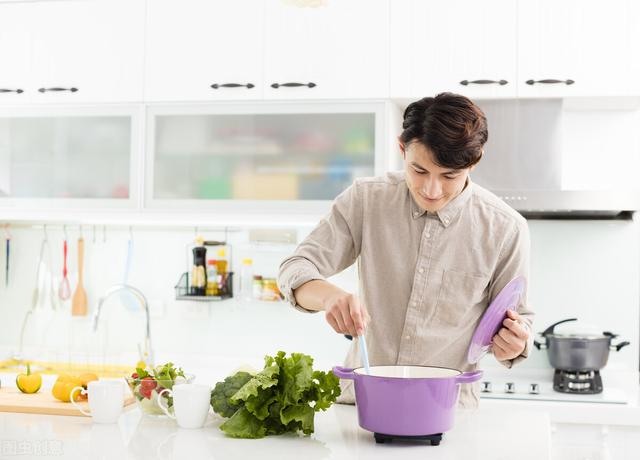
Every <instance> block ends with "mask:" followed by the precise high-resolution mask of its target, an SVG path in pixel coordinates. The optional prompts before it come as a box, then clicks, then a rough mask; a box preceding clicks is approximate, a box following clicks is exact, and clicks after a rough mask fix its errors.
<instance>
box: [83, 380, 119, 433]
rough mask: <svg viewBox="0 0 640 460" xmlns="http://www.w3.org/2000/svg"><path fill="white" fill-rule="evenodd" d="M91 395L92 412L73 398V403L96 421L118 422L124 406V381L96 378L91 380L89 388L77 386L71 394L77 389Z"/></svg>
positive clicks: (90, 406)
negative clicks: (83, 408) (83, 407)
mask: <svg viewBox="0 0 640 460" xmlns="http://www.w3.org/2000/svg"><path fill="white" fill-rule="evenodd" d="M78 390H79V391H80V393H81V394H85V395H89V409H90V412H85V411H84V410H82V407H81V406H80V404H78V403H77V402H76V401H75V400H74V399H73V398H71V403H72V404H73V405H74V406H75V408H76V409H78V410H79V411H80V412H82V413H83V414H84V415H89V416H91V417H92V418H93V421H94V422H96V423H116V422H117V421H118V417H119V416H120V413H121V412H122V407H123V406H124V386H123V384H122V382H118V381H115V380H94V381H91V382H89V384H88V385H87V389H86V390H85V389H84V388H83V387H75V388H74V389H73V390H71V395H72V396H73V395H75V394H76V391H78Z"/></svg>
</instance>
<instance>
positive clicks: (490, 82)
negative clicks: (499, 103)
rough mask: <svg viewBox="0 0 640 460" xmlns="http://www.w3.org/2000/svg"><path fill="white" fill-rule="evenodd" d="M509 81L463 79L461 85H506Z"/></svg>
mask: <svg viewBox="0 0 640 460" xmlns="http://www.w3.org/2000/svg"><path fill="white" fill-rule="evenodd" d="M507 83H509V82H508V81H507V80H471V81H469V80H462V81H461V82H460V84H461V85H463V86H468V85H469V84H474V85H494V84H497V85H500V86H504V85H506V84H507Z"/></svg>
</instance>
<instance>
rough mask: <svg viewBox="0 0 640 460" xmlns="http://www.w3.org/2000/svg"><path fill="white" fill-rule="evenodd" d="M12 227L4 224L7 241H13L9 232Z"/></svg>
mask: <svg viewBox="0 0 640 460" xmlns="http://www.w3.org/2000/svg"><path fill="white" fill-rule="evenodd" d="M10 227H11V224H8V223H7V224H4V236H5V239H7V240H10V239H11V232H10V231H9V228H10Z"/></svg>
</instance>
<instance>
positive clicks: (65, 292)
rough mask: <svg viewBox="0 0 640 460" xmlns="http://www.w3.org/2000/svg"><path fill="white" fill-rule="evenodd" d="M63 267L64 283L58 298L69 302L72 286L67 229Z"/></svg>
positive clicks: (61, 282) (61, 283)
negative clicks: (68, 266)
mask: <svg viewBox="0 0 640 460" xmlns="http://www.w3.org/2000/svg"><path fill="white" fill-rule="evenodd" d="M62 248H63V249H62V250H63V253H64V256H63V265H62V281H60V287H59V288H58V296H59V297H60V300H68V299H69V298H70V297H71V286H70V285H69V277H68V276H67V275H68V272H67V250H68V246H67V232H66V229H65V233H64V243H63V247H62Z"/></svg>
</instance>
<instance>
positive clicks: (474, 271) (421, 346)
mask: <svg viewBox="0 0 640 460" xmlns="http://www.w3.org/2000/svg"><path fill="white" fill-rule="evenodd" d="M529 246H530V243H529V231H528V226H527V222H526V220H525V219H524V218H523V217H522V216H521V215H520V214H519V213H517V212H516V211H515V210H513V209H512V208H511V207H509V206H508V205H507V204H505V203H504V202H503V201H502V200H500V199H499V198H498V197H496V196H495V195H493V194H492V193H491V192H489V191H487V190H486V189H484V188H482V187H480V186H479V185H477V184H474V183H472V182H471V180H468V182H467V184H466V186H465V188H464V189H463V190H462V192H461V193H460V194H459V195H458V196H456V197H455V198H454V199H453V200H451V201H450V202H449V203H447V204H446V205H445V206H444V207H443V208H442V209H441V210H439V211H437V212H436V213H432V212H427V211H425V210H424V209H422V208H420V206H418V204H417V203H416V201H415V200H414V199H413V196H412V195H411V193H410V191H409V188H408V186H407V183H406V180H405V174H404V173H403V172H393V173H388V174H387V175H386V176H383V177H375V178H364V179H358V180H356V181H355V182H354V184H353V185H352V186H351V187H349V188H348V189H347V190H345V191H344V192H343V193H342V194H340V195H339V196H338V197H337V198H336V200H335V201H334V203H333V206H332V208H331V211H330V212H329V214H328V215H327V216H326V217H325V218H323V219H322V220H321V221H320V223H319V224H318V225H317V226H316V228H315V229H314V230H313V231H312V232H311V233H310V234H309V235H308V236H307V237H306V238H305V239H304V241H302V243H301V244H300V245H299V246H298V248H297V249H296V251H295V253H294V254H293V255H291V256H290V257H288V258H286V259H285V260H284V261H283V262H282V264H281V266H280V274H279V277H278V283H279V287H280V290H281V291H282V293H283V294H284V295H285V297H286V299H287V300H288V301H289V302H290V303H291V304H292V305H293V306H294V307H295V308H297V309H299V310H300V311H304V312H308V311H309V310H306V309H304V308H303V307H301V306H300V305H298V304H297V303H296V300H295V297H294V293H293V291H294V290H295V289H297V288H298V287H300V286H301V285H303V284H304V283H306V282H308V281H311V280H316V279H318V280H324V279H326V278H327V277H330V276H332V275H334V274H336V273H339V272H341V271H342V270H344V269H345V268H347V267H349V266H350V265H352V264H353V263H355V262H356V261H358V275H359V283H360V295H361V301H362V302H363V303H364V304H365V305H366V307H367V310H368V312H369V314H370V316H371V321H370V323H369V325H368V326H367V328H366V332H365V334H366V339H367V345H368V352H369V361H370V364H371V365H372V366H374V365H389V364H392V365H393V364H396V365H422V366H440V367H448V368H452V369H457V370H460V371H463V372H466V371H472V370H475V369H476V366H477V365H476V364H470V363H468V362H467V350H468V347H469V344H470V341H471V337H472V336H473V333H474V331H475V329H476V327H477V326H478V323H479V322H480V319H481V317H482V315H483V313H484V312H485V310H486V309H487V307H488V306H489V304H490V302H491V301H492V300H493V298H494V297H495V296H496V295H497V294H498V292H500V290H501V289H502V288H503V287H504V286H505V285H506V284H507V283H508V282H509V281H510V280H511V279H513V278H514V277H516V276H518V275H523V276H524V277H525V278H527V279H528V274H529V252H530V251H529ZM516 311H517V312H518V313H519V314H520V315H521V316H522V319H523V323H524V325H525V326H526V327H527V328H528V329H529V330H531V324H532V319H533V311H532V310H531V309H530V308H529V306H528V304H527V296H526V292H525V294H524V295H523V296H522V297H521V300H520V302H519V304H518V305H517V307H516ZM532 336H533V334H530V339H529V341H528V342H527V345H526V347H525V350H524V352H523V353H522V355H521V356H519V357H517V358H515V359H513V360H508V361H502V362H501V363H502V364H504V365H505V366H507V367H511V366H512V365H513V364H514V363H516V362H518V361H520V360H522V359H524V358H526V357H527V356H528V352H529V349H530V347H531V342H532V340H533V339H532ZM345 366H346V367H361V366H362V364H361V357H360V353H359V350H358V342H357V341H355V340H354V341H353V343H352V345H351V348H350V349H349V352H348V354H347V357H346V360H345ZM352 385H353V381H351V380H346V381H341V386H342V390H343V394H342V396H341V397H340V399H339V400H338V401H339V402H344V403H352V402H353V401H354V393H353V386H352ZM477 402H478V384H475V385H467V384H465V385H462V388H461V394H460V399H459V403H460V406H462V407H473V406H475V405H477Z"/></svg>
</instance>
